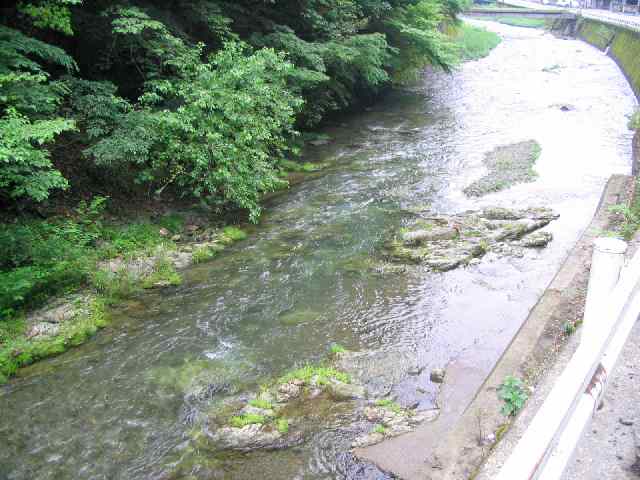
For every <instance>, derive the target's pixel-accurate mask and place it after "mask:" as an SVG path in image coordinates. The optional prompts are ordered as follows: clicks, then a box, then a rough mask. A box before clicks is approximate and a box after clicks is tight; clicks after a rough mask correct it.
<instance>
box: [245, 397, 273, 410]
mask: <svg viewBox="0 0 640 480" xmlns="http://www.w3.org/2000/svg"><path fill="white" fill-rule="evenodd" d="M249 405H251V406H252V407H256V408H262V409H263V410H271V409H272V408H273V404H272V403H271V402H270V401H269V400H265V399H263V398H252V399H251V400H249Z"/></svg>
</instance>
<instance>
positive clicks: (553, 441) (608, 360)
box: [434, 176, 640, 480]
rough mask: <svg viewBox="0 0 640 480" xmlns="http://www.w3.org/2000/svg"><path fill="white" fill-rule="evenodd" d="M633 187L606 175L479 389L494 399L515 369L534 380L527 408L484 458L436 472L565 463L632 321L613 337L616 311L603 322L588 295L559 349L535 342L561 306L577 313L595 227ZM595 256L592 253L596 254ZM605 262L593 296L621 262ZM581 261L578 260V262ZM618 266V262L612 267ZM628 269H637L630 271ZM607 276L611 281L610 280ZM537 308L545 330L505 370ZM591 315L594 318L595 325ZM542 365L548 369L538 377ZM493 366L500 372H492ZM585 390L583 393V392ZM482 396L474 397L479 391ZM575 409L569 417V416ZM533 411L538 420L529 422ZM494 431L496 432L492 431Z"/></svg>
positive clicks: (549, 472)
mask: <svg viewBox="0 0 640 480" xmlns="http://www.w3.org/2000/svg"><path fill="white" fill-rule="evenodd" d="M633 186H634V179H633V177H624V176H615V177H612V178H611V179H610V180H609V182H608V183H607V186H606V188H605V191H604V193H603V196H602V199H601V202H600V205H599V207H598V210H597V212H596V214H595V216H594V219H593V221H592V223H591V225H590V227H589V228H588V229H587V231H586V232H585V234H584V235H583V237H582V238H581V239H580V241H579V242H578V244H576V247H575V248H574V249H573V251H572V252H571V253H570V255H569V257H568V258H567V260H566V261H565V263H564V265H563V267H562V268H561V270H560V272H558V274H557V276H556V277H555V279H554V280H553V282H552V283H551V285H550V286H549V288H548V289H547V291H546V292H545V294H544V295H543V297H542V298H541V299H540V302H539V303H538V305H537V306H536V307H535V308H534V310H533V311H532V312H531V314H530V316H529V319H528V320H527V322H526V323H525V325H524V326H523V328H522V330H521V332H520V333H519V334H518V336H517V337H516V339H514V341H513V343H512V344H511V346H510V347H509V349H508V350H507V352H505V354H504V356H503V358H502V359H501V361H500V363H499V364H498V365H497V366H496V368H495V370H494V372H493V374H492V376H491V377H490V378H489V379H488V380H487V382H485V385H483V391H484V392H485V393H489V391H490V390H493V395H494V401H495V388H496V387H497V385H499V383H500V382H501V378H504V375H506V374H509V373H511V374H514V373H515V374H516V375H521V376H524V377H525V378H527V380H528V383H529V384H530V385H532V386H534V393H533V394H532V397H531V398H530V400H529V402H528V403H527V405H526V407H525V408H524V410H523V411H522V412H521V413H520V415H519V416H518V417H517V418H516V420H515V421H514V422H513V424H512V425H509V428H508V430H507V429H506V428H504V427H503V428H502V431H504V432H505V433H504V434H503V435H497V437H501V436H502V437H503V438H502V441H500V442H499V443H497V444H496V445H492V447H491V449H490V450H491V451H490V452H487V453H486V454H485V457H486V458H481V457H480V458H478V457H476V458H477V463H476V464H475V469H474V468H473V465H471V464H469V465H467V469H466V470H465V471H464V472H463V471H461V470H458V471H457V472H456V471H452V474H451V475H449V476H445V477H442V478H470V477H475V478H476V479H482V480H489V479H496V478H497V479H500V480H503V479H509V480H519V479H523V480H525V479H530V478H541V479H542V478H544V479H559V478H561V475H562V470H563V469H564V468H565V466H566V464H567V462H568V461H569V459H570V457H571V453H572V452H573V449H574V448H575V444H576V442H577V440H579V438H580V434H581V433H582V430H583V429H584V428H585V426H586V425H587V423H588V421H589V420H590V418H591V415H592V414H593V412H594V410H595V406H597V403H598V401H599V398H601V394H602V390H603V389H604V387H605V385H606V375H603V374H605V372H606V371H610V369H611V368H612V367H613V364H614V363H615V359H616V358H617V353H619V351H620V349H621V348H622V346H623V345H624V340H625V339H626V337H627V334H628V332H629V331H630V328H631V327H632V326H633V324H634V323H635V318H631V319H630V318H627V319H626V320H625V322H624V325H621V327H622V328H619V329H618V330H617V331H618V334H617V335H614V333H615V331H616V329H615V328H614V327H615V326H616V325H617V323H616V321H617V319H618V317H619V316H620V315H619V314H620V312H618V314H617V315H613V314H612V315H611V316H612V317H613V316H615V318H612V320H611V321H610V322H608V324H603V323H601V321H600V320H601V318H605V317H607V315H608V311H606V310H602V309H601V308H600V307H599V305H598V306H597V307H596V306H594V305H592V297H593V295H592V294H590V295H589V298H590V300H589V301H588V302H587V309H586V310H587V311H586V315H585V325H584V326H583V328H582V329H581V330H579V331H578V335H573V336H572V337H570V338H569V340H568V342H567V345H566V346H564V347H563V348H560V347H561V346H562V345H561V344H559V343H558V344H556V345H555V346H554V347H553V348H551V349H549V348H547V349H546V351H545V349H544V347H542V343H543V342H541V341H540V340H542V339H543V338H544V337H545V336H546V335H548V333H549V332H551V331H553V324H554V323H556V324H557V322H558V321H562V319H563V317H562V316H563V312H564V315H568V314H570V313H571V312H570V310H571V309H574V312H573V316H576V315H578V316H581V309H580V308H579V304H582V305H584V299H585V287H586V279H587V277H588V273H587V272H589V270H590V264H591V251H592V248H590V247H591V245H592V244H593V242H594V237H595V235H596V234H597V232H598V231H602V230H605V229H606V228H607V226H608V224H609V223H610V221H611V220H610V216H611V214H610V213H609V207H610V206H611V205H612V204H615V203H620V202H621V201H622V202H625V203H628V202H629V201H630V199H631V195H632V190H633ZM638 238H639V237H638V236H636V238H635V239H634V240H633V241H632V248H631V249H630V250H629V252H627V253H630V252H631V251H633V250H635V249H636V246H637V243H638V242H639V241H640V240H638ZM598 255H599V254H596V259H597V258H598ZM605 256H606V255H605ZM608 260H609V259H605V261H604V263H599V267H598V265H594V267H595V268H599V269H600V274H597V272H595V271H594V272H593V275H594V276H596V277H597V278H598V279H599V280H601V281H603V282H604V283H601V284H600V287H601V288H598V283H597V281H596V282H593V285H594V286H595V290H596V291H598V290H599V291H600V293H596V294H595V295H596V297H601V296H604V297H605V298H607V295H608V293H606V292H607V290H609V291H610V290H611V288H612V287H613V285H614V284H615V282H616V281H617V279H618V272H619V268H615V262H613V263H610V262H609V261H608ZM596 261H597V260H596ZM635 262H636V263H637V266H636V267H630V268H628V269H626V272H625V273H623V274H622V278H621V280H620V283H622V282H623V281H625V285H624V288H626V289H627V290H628V291H626V292H625V293H624V294H619V296H621V299H620V300H619V301H618V306H619V310H622V308H623V307H624V306H625V305H626V304H627V300H628V297H629V294H630V293H631V292H632V291H633V290H634V288H635V282H636V281H637V278H638V277H637V275H638V272H640V256H638V255H636V257H635ZM580 263H582V264H583V265H582V266H581V265H580ZM620 265H621V264H618V267H619V266H620ZM608 268H610V270H609V273H607V272H606V270H607V269H608ZM634 268H635V270H637V271H634ZM603 270H605V271H603ZM570 277H571V278H570ZM633 277H635V278H633ZM606 278H611V279H612V280H611V282H609V284H608V285H607V282H606ZM630 285H631V286H630ZM618 286H619V284H618ZM592 288H593V287H592ZM558 294H560V295H558ZM545 297H547V298H545ZM623 297H624V298H623ZM598 303H600V302H598ZM610 303H611V302H607V306H608V307H609V308H611V305H610ZM537 313H540V314H541V315H542V316H541V317H540V319H542V318H544V317H545V316H546V318H547V320H546V322H544V323H546V326H545V330H546V331H547V333H545V332H544V331H543V332H541V335H540V339H539V341H538V342H537V345H536V347H535V348H534V350H533V351H531V352H530V354H529V355H530V356H529V358H527V360H526V361H525V362H524V364H523V365H521V366H520V367H516V368H512V370H511V371H510V372H509V370H508V367H509V358H510V357H512V356H513V353H517V351H515V352H514V347H515V345H516V344H517V343H519V340H520V337H521V335H522V333H524V331H525V330H527V329H528V328H530V327H529V324H530V322H532V321H534V322H535V319H536V317H537V315H536V314H537ZM627 317H628V316H627ZM594 320H595V321H596V323H593V321H594ZM536 323H537V322H536ZM605 323H606V322H605ZM612 332H613V333H612ZM581 337H585V340H583V341H582V347H581V348H578V347H579V346H580V344H581ZM587 337H588V338H587ZM541 347H542V348H541ZM536 350H537V351H536ZM605 351H606V352H607V355H606V356H605V358H604V359H602V362H601V357H602V353H603V352H605ZM616 352H617V353H616ZM531 355H532V356H533V357H538V358H539V359H542V362H539V368H538V371H537V372H535V371H534V372H531V371H530V369H531V367H532V365H533V364H535V363H536V361H535V360H533V362H531V359H532V357H531ZM554 363H555V364H554ZM603 366H604V368H603ZM505 367H506V368H505ZM578 370H580V372H578ZM596 370H597V371H596ZM545 371H546V375H542V373H543V372H545ZM498 372H500V374H499V375H497V376H496V373H498ZM532 373H533V375H532ZM536 373H537V375H536ZM536 377H537V378H536ZM492 378H493V380H492ZM563 379H564V380H563ZM568 379H571V380H570V381H569V380H568ZM592 380H595V382H592ZM567 390H571V391H572V392H569V391H567ZM583 392H585V393H584V394H583ZM481 394H482V392H481ZM481 394H479V396H478V397H476V400H474V403H475V402H476V401H477V400H478V399H479V397H480V396H482V395H481ZM474 403H472V405H470V407H469V409H468V410H471V409H474V408H477V406H475V405H474ZM496 409H497V408H496ZM574 411H575V415H574V416H573V417H572V413H573V412H574ZM494 413H495V412H494ZM492 416H493V415H492ZM536 417H537V420H535V419H536ZM503 418H504V417H503ZM500 431H501V430H498V433H500ZM494 432H495V430H494ZM563 432H564V433H563ZM434 478H440V477H434Z"/></svg>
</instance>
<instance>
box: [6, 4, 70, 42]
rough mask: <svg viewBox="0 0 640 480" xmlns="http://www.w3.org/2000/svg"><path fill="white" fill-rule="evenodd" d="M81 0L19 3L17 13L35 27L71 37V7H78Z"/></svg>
mask: <svg viewBox="0 0 640 480" xmlns="http://www.w3.org/2000/svg"><path fill="white" fill-rule="evenodd" d="M81 3H82V0H40V1H36V2H35V3H32V2H29V3H24V2H21V3H19V4H18V11H19V12H20V13H22V14H23V15H25V16H27V17H29V18H30V19H31V22H32V23H33V25H34V26H35V27H38V28H42V29H51V30H56V31H58V32H62V33H64V34H66V35H73V29H72V27H71V11H70V10H69V7H70V6H72V5H80V4H81Z"/></svg>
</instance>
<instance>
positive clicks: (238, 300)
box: [0, 23, 635, 480]
mask: <svg viewBox="0 0 640 480" xmlns="http://www.w3.org/2000/svg"><path fill="white" fill-rule="evenodd" d="M487 25H490V28H491V29H494V30H496V31H498V32H499V33H500V34H501V35H502V37H503V42H502V44H501V45H500V46H499V47H498V48H497V49H496V50H495V51H494V52H493V53H492V54H491V55H490V56H489V57H487V58H485V59H483V60H480V61H477V62H470V63H466V64H464V65H463V66H462V67H461V68H460V69H458V70H457V71H456V72H454V73H453V74H452V75H447V74H444V73H433V72H428V73H425V75H424V77H423V78H422V79H421V80H420V81H419V82H417V83H416V84H415V85H413V86H412V87H407V88H404V89H398V90H395V91H394V92H392V93H391V94H390V95H389V96H388V97H387V98H386V99H385V100H383V101H381V102H380V103H378V104H376V105H375V106H373V108H371V109H370V110H368V111H367V112H364V113H362V114H358V115H355V116H350V117H345V118H343V119H341V123H340V124H336V125H334V126H332V127H329V128H327V129H326V132H325V133H327V134H328V135H329V136H331V138H332V139H333V141H332V142H331V143H329V144H328V145H324V146H317V147H309V149H308V151H307V152H306V153H305V157H306V158H305V160H308V161H324V162H329V163H330V167H329V168H328V169H326V170H324V171H323V172H321V173H319V174H314V175H312V176H311V177H310V178H309V179H307V180H306V181H304V182H302V183H300V184H297V185H295V186H294V187H292V188H291V189H290V190H289V191H288V192H286V193H283V194H280V195H278V196H275V197H274V198H273V199H272V200H271V201H270V202H269V204H268V205H267V208H266V210H265V214H264V216H263V218H262V220H261V222H260V224H259V225H257V226H256V227H255V228H252V229H251V232H250V237H249V239H247V240H245V241H242V242H240V243H238V244H236V245H235V246H234V247H232V248H231V249H230V250H227V251H226V252H225V253H224V254H223V255H221V256H220V257H219V258H217V259H216V260H214V261H213V262H211V263H207V264H203V265H198V266H195V267H192V268H190V269H189V270H188V271H186V272H185V281H184V284H183V285H182V286H181V287H178V288H175V289H169V290H164V291H161V292H156V293H148V294H144V295H142V296H140V297H139V298H136V299H135V300H134V301H131V302H129V303H128V304H127V305H125V306H124V307H123V308H121V309H119V310H118V311H117V312H116V313H115V314H114V321H113V324H112V325H111V326H110V327H109V328H107V329H106V330H104V331H102V332H100V333H99V334H98V335H97V336H96V337H95V339H93V340H91V341H90V342H88V343H87V344H85V345H83V346H81V347H79V348H76V349H74V350H72V351H70V352H68V353H65V354H64V355H61V356H59V357H57V358H53V359H51V360H47V361H43V362H40V363H38V364H36V365H34V366H33V367H31V368H29V369H25V370H24V371H23V372H22V374H21V376H20V378H18V379H16V380H14V381H12V382H11V383H10V384H9V385H7V386H5V387H2V388H0V478H1V479H3V480H4V479H6V480H18V479H20V480H31V479H38V480H53V479H74V480H81V479H156V478H166V479H168V478H187V477H179V476H171V474H170V473H169V472H171V471H172V468H174V467H175V465H176V463H177V462H178V461H179V459H180V458H182V457H183V452H184V451H185V449H187V448H188V444H189V441H188V438H189V437H188V435H189V433H190V432H191V431H192V429H193V428H196V427H194V426H193V425H194V419H197V418H199V416H200V415H202V412H204V411H206V409H207V408H210V407H211V405H214V404H215V403H216V402H217V401H220V398H222V397H223V396H225V395H242V394H246V393H249V392H251V391H255V390H256V388H257V387H258V385H260V384H261V383H262V382H264V381H266V380H267V379H269V378H272V377H273V376H277V375H280V374H282V373H283V372H285V371H286V370H288V369H291V368H292V367H294V366H296V365H301V364H304V363H305V362H313V361H317V360H319V359H321V358H322V357H323V356H325V355H326V352H327V349H328V347H329V345H330V344H331V342H338V343H340V344H342V345H344V346H345V347H347V348H348V349H350V350H355V351H371V352H376V353H377V354H379V358H380V359H381V360H380V364H379V365H376V366H375V367H376V368H379V367H380V365H383V366H384V368H385V369H387V370H388V371H390V372H399V373H398V375H397V376H396V378H394V379H393V386H392V387H393V389H392V392H393V394H394V395H395V396H397V398H398V400H399V402H400V403H402V404H403V405H410V404H416V403H417V404H418V405H419V407H418V408H429V407H432V406H433V405H434V403H435V401H436V395H437V388H436V386H435V385H434V384H432V383H431V382H430V380H429V372H430V370H431V369H432V368H435V367H445V366H446V365H447V364H448V363H449V362H451V361H454V360H455V361H457V362H462V363H464V364H466V365H468V366H469V367H470V368H471V369H472V371H473V372H475V373H474V374H475V375H478V376H482V375H486V373H487V372H488V371H489V370H490V369H491V366H492V365H493V364H494V363H495V361H496V360H497V358H498V357H499V355H500V353H501V352H502V351H503V350H504V348H505V347H506V345H507V344H508V342H509V340H510V339H511V338H512V337H513V335H514V334H515V332H516V331H517V329H518V327H519V326H520V325H521V323H522V322H523V320H524V319H525V318H526V315H527V312H528V311H529V309H530V308H531V307H532V306H533V305H534V304H535V302H536V300H537V298H538V297H539V295H540V294H541V293H542V291H543V290H544V288H545V286H546V285H547V284H548V282H549V281H550V280H551V278H552V277H553V275H554V274H555V272H556V271H557V269H558V268H559V266H560V264H561V262H562V260H563V258H564V257H565V256H566V254H567V252H568V250H569V249H570V248H571V247H572V245H573V244H574V243H575V241H576V239H577V238H578V236H579V235H580V233H581V232H582V231H583V230H584V228H586V226H587V225H588V223H589V221H590V218H591V216H592V214H593V212H594V210H595V207H596V205H597V203H598V200H599V197H600V193H601V191H602V187H603V186H604V183H605V182H606V179H607V178H608V176H609V175H611V174H613V173H629V172H630V163H631V160H630V150H631V134H630V132H629V131H628V130H627V129H626V121H627V119H626V115H628V114H630V113H631V112H632V110H633V107H634V105H635V99H634V97H633V94H632V92H631V89H630V87H629V86H628V85H627V83H626V81H625V79H624V77H623V75H622V73H621V72H620V71H619V70H618V68H617V66H616V65H615V64H614V62H613V61H612V60H611V59H610V58H608V57H607V56H605V55H604V54H602V53H601V52H599V51H597V50H596V49H594V48H592V47H590V46H588V45H586V44H584V43H582V42H579V41H575V40H561V39H557V38H554V37H553V36H551V35H549V34H545V33H543V32H542V31H538V30H531V29H523V28H515V27H507V26H502V25H498V24H493V23H487ZM562 106H566V107H567V108H564V109H563V108H561V107H562ZM529 139H533V140H536V141H538V142H539V143H540V145H541V146H542V154H541V156H540V158H539V160H538V162H537V164H536V166H535V170H536V171H537V173H538V179H537V180H536V181H535V182H534V183H528V184H521V185H517V186H514V187H512V188H510V189H508V190H505V191H503V192H500V193H495V194H490V195H487V196H485V197H482V198H480V199H468V198H466V197H465V196H464V195H463V193H462V189H463V188H464V187H465V186H467V185H469V184H470V183H471V182H473V181H474V180H475V179H477V178H479V177H480V176H482V175H483V174H484V169H483V166H482V159H483V156H484V154H485V153H486V152H488V151H490V150H491V149H493V148H495V147H497V146H501V145H508V144H511V143H514V142H519V141H523V140H529ZM424 205H429V206H430V207H431V208H432V209H433V210H434V211H437V212H445V213H448V212H458V211H463V210H467V209H477V208H481V207H482V206H487V205H500V206H506V207H518V208H519V207H523V206H547V207H551V208H553V209H555V210H556V211H557V212H558V213H560V215H561V217H560V219H559V220H557V221H555V222H553V223H552V224H551V225H550V226H549V227H547V230H548V231H551V232H552V233H553V235H554V240H553V242H552V243H551V244H550V245H549V246H548V247H547V248H545V249H542V250H531V251H527V253H526V254H525V256H524V257H523V258H512V257H505V258H499V257H497V256H495V255H488V256H487V257H485V258H484V259H483V260H482V261H481V263H480V264H478V265H474V266H470V267H467V268H462V269H458V270H454V271H451V272H448V273H444V274H441V273H430V272H428V271H425V270H424V269H422V268H420V267H413V268H410V269H409V270H408V271H407V272H406V273H404V274H402V275H395V276H381V275H378V274H376V273H375V272H371V271H369V270H368V269H367V268H366V262H367V259H369V258H375V257H376V255H378V254H379V252H380V249H381V246H382V244H383V242H384V241H385V240H387V239H389V238H390V236H392V235H393V234H394V232H395V231H397V229H398V228H399V227H401V226H402V222H403V218H404V217H403V210H405V209H407V208H412V207H417V206H424ZM414 366H418V367H421V368H422V367H424V369H423V370H422V373H420V374H418V375H408V374H406V372H407V370H408V369H409V368H410V367H414ZM372 367H373V366H372ZM202 375H205V376H206V377H207V379H208V380H207V381H209V382H210V381H212V380H211V379H213V381H214V382H215V385H217V386H218V388H217V389H213V390H212V391H211V392H209V395H204V396H202V395H200V396H194V395H189V389H190V388H192V387H193V385H194V384H195V383H197V379H198V378H199V376H202ZM328 408H329V410H330V412H328V413H327V412H324V413H322V414H321V415H318V418H317V419H316V421H317V428H316V429H315V430H314V432H315V433H314V434H313V435H311V436H310V437H309V438H307V441H306V442H305V443H304V444H302V445H300V446H297V447H294V448H290V449H286V450H281V451H272V452H257V453H250V454H244V455H239V454H237V455H227V456H226V457H224V458H216V459H215V461H213V460H212V463H213V466H211V465H208V466H206V467H202V468H200V467H195V468H194V469H193V472H194V477H188V478H233V479H257V478H265V479H288V478H296V479H303V478H304V479H330V478H384V475H383V474H382V473H381V472H379V471H377V470H376V469H375V467H373V466H371V465H366V464H360V463H358V462H357V461H356V460H355V459H354V458H353V457H352V456H351V455H350V454H349V453H348V452H349V445H350V442H351V440H352V438H353V436H354V435H355V431H356V430H357V428H358V427H357V425H356V426H355V427H354V425H353V423H352V422H350V421H345V420H344V419H345V417H348V414H347V413H345V412H344V411H343V410H341V408H342V407H328ZM195 423H197V422H195ZM201 457H202V458H206V453H202V454H201ZM202 472H207V473H206V474H205V473H202Z"/></svg>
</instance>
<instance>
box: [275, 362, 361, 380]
mask: <svg viewBox="0 0 640 480" xmlns="http://www.w3.org/2000/svg"><path fill="white" fill-rule="evenodd" d="M314 377H317V381H316V383H317V384H318V385H326V384H327V383H329V381H330V380H332V379H333V380H338V381H340V382H344V383H349V382H351V379H350V378H349V375H347V374H346V373H344V372H341V371H339V370H336V369H335V368H331V367H322V366H317V365H305V366H304V367H302V368H298V369H296V370H293V371H291V372H289V373H286V374H285V375H283V376H282V377H280V379H279V380H278V383H288V382H291V381H293V380H302V381H303V382H304V383H311V379H313V378H314Z"/></svg>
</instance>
